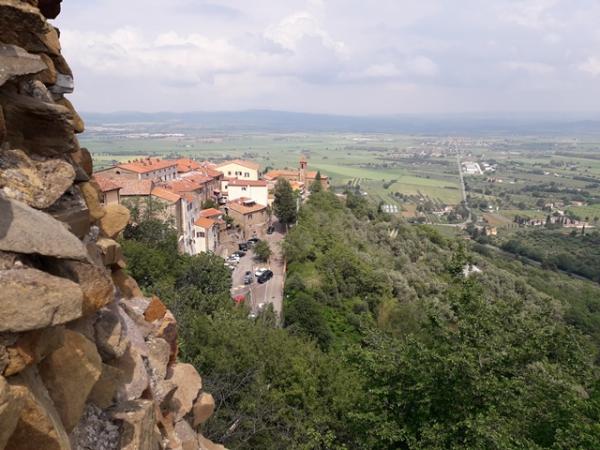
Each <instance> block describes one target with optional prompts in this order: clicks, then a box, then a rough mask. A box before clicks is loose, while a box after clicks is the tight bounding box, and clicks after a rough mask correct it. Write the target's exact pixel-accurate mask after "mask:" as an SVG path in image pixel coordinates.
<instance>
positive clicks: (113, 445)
mask: <svg viewBox="0 0 600 450" xmlns="http://www.w3.org/2000/svg"><path fill="white" fill-rule="evenodd" d="M69 437H70V440H71V447H72V448H73V450H117V449H118V448H119V441H120V439H121V433H120V432H119V426H118V425H117V424H116V423H114V422H113V421H112V420H111V419H110V418H109V416H108V414H106V413H105V412H104V411H102V410H101V409H100V408H98V407H97V406H95V405H93V404H88V405H86V408H85V411H84V412H83V416H82V417H81V420H80V421H79V423H78V424H77V426H76V427H75V429H74V430H73V431H72V432H71V435H70V436H69Z"/></svg>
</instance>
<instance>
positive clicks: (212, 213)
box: [200, 208, 223, 217]
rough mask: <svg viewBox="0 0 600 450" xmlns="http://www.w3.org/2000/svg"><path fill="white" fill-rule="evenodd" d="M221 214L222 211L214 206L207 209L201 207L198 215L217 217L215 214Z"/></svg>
mask: <svg viewBox="0 0 600 450" xmlns="http://www.w3.org/2000/svg"><path fill="white" fill-rule="evenodd" d="M222 215H223V211H219V210H218V209H215V208H208V209H203V210H202V211H200V217H217V216H222Z"/></svg>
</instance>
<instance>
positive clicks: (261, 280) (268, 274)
mask: <svg viewBox="0 0 600 450" xmlns="http://www.w3.org/2000/svg"><path fill="white" fill-rule="evenodd" d="M271 278H273V272H272V271H270V270H266V271H265V272H263V273H262V274H261V275H260V276H259V277H258V283H259V284H263V283H266V282H267V281H269V280H270V279H271Z"/></svg>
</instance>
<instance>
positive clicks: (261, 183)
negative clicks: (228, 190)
mask: <svg viewBox="0 0 600 450" xmlns="http://www.w3.org/2000/svg"><path fill="white" fill-rule="evenodd" d="M229 186H257V187H267V186H268V183H267V182H266V181H265V180H239V179H235V180H231V181H230V182H229Z"/></svg>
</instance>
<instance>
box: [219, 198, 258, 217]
mask: <svg viewBox="0 0 600 450" xmlns="http://www.w3.org/2000/svg"><path fill="white" fill-rule="evenodd" d="M227 207H228V208H229V209H231V210H233V211H235V212H238V213H240V214H244V215H246V214H251V213H255V212H259V211H263V210H265V209H267V207H266V206H264V205H259V204H258V203H253V204H251V205H246V204H244V199H239V200H236V201H235V202H230V203H228V204H227Z"/></svg>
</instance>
